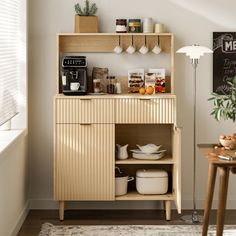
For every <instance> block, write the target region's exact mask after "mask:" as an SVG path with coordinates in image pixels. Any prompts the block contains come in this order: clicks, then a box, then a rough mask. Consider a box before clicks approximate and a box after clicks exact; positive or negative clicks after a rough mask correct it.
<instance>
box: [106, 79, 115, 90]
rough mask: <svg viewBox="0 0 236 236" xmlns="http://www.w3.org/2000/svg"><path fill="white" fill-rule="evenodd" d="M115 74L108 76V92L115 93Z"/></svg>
mask: <svg viewBox="0 0 236 236" xmlns="http://www.w3.org/2000/svg"><path fill="white" fill-rule="evenodd" d="M115 88H116V86H115V76H107V93H109V94H115Z"/></svg>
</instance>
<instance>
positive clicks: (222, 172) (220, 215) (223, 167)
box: [198, 144, 236, 236]
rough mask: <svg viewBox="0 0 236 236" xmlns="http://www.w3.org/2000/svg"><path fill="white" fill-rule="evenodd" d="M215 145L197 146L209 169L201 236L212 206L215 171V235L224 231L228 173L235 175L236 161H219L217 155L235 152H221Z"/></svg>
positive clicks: (203, 235) (207, 223) (206, 229)
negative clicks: (216, 202) (216, 190)
mask: <svg viewBox="0 0 236 236" xmlns="http://www.w3.org/2000/svg"><path fill="white" fill-rule="evenodd" d="M215 146H216V145H212V144H199V145H198V147H199V148H200V150H201V151H202V152H203V153H204V155H205V156H206V158H207V160H208V163H209V167H208V183H207V194H206V201H205V210H204V219H203V228H202V236H207V231H208V225H209V216H210V211H211V205H212V198H213V193H214V187H215V179H216V173H217V170H219V178H220V181H219V197H218V210H217V220H216V235H217V236H221V235H223V230H224V218H225V207H226V201H227V192H228V182H229V173H230V171H231V172H232V173H233V174H235V173H236V160H233V161H227V160H222V159H219V158H218V156H219V155H231V156H235V150H234V151H232V150H221V148H217V149H215V148H214V147H215Z"/></svg>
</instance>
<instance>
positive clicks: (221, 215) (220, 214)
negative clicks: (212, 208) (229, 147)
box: [216, 167, 229, 236]
mask: <svg viewBox="0 0 236 236" xmlns="http://www.w3.org/2000/svg"><path fill="white" fill-rule="evenodd" d="M228 182H229V168H228V167H220V185H219V199H218V211H217V221H216V225H217V226H216V235H217V236H222V235H223V230H224V219H225V208H226V200H227V191H228Z"/></svg>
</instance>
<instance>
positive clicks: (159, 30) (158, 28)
mask: <svg viewBox="0 0 236 236" xmlns="http://www.w3.org/2000/svg"><path fill="white" fill-rule="evenodd" d="M164 30H165V29H164V25H163V24H155V33H163V32H164Z"/></svg>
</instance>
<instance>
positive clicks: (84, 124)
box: [80, 123, 92, 125]
mask: <svg viewBox="0 0 236 236" xmlns="http://www.w3.org/2000/svg"><path fill="white" fill-rule="evenodd" d="M80 125H92V124H91V123H83V124H80Z"/></svg>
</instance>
